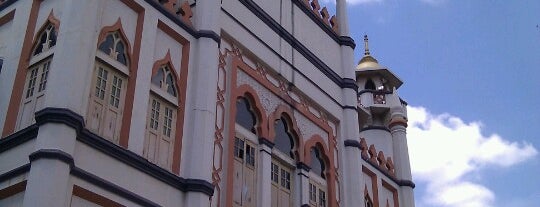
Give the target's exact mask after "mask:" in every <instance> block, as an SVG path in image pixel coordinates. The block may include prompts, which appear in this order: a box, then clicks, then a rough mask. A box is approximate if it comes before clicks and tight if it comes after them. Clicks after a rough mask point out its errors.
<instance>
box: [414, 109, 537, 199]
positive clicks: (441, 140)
mask: <svg viewBox="0 0 540 207" xmlns="http://www.w3.org/2000/svg"><path fill="white" fill-rule="evenodd" d="M408 114H409V128H408V130H407V131H408V142H409V153H410V158H411V167H412V172H413V176H414V179H415V180H416V181H421V182H424V183H427V189H426V195H424V196H423V197H422V198H419V199H420V200H419V201H420V202H424V203H426V204H429V205H436V206H445V207H457V206H460V207H462V206H482V207H487V206H492V203H493V202H494V201H495V195H494V193H493V192H492V191H491V190H490V189H488V188H486V187H485V186H482V185H480V184H478V183H474V181H471V180H469V179H467V178H466V177H467V176H466V175H475V174H478V173H480V170H481V169H482V167H485V166H494V167H510V166H512V165H515V164H518V163H521V162H524V161H526V160H527V159H530V158H532V157H534V156H536V154H537V153H538V152H537V150H536V149H535V148H534V147H533V146H532V145H531V144H529V143H526V142H521V143H518V142H512V141H509V140H506V139H504V138H502V137H500V136H499V135H497V134H492V135H489V136H485V135H483V134H482V132H481V130H482V124H481V123H479V122H471V123H465V122H464V121H463V120H461V119H460V118H458V117H455V116H452V115H449V114H441V115H433V114H431V113H429V112H428V111H427V110H426V109H425V108H422V107H408ZM469 177H470V176H469Z"/></svg>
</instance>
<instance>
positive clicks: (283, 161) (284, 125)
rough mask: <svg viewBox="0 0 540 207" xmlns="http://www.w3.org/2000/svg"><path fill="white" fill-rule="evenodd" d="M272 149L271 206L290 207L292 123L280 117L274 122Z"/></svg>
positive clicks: (291, 187)
mask: <svg viewBox="0 0 540 207" xmlns="http://www.w3.org/2000/svg"><path fill="white" fill-rule="evenodd" d="M274 132H275V137H274V149H273V150H272V164H271V169H270V170H271V180H272V182H271V183H272V187H271V188H272V189H271V194H272V206H277V207H282V206H292V201H293V197H294V189H293V188H294V187H293V186H294V176H295V174H294V173H293V172H294V169H295V164H296V161H297V160H295V158H296V157H295V154H294V152H293V150H294V149H295V142H294V139H293V136H296V134H295V133H293V131H292V123H291V122H290V121H289V119H287V118H285V117H283V116H282V117H281V118H280V119H278V120H276V121H275V122H274Z"/></svg>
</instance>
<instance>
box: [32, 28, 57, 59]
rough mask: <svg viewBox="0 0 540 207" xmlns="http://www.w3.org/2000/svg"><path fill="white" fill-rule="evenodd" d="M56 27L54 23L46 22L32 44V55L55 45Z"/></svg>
mask: <svg viewBox="0 0 540 207" xmlns="http://www.w3.org/2000/svg"><path fill="white" fill-rule="evenodd" d="M56 36H57V35H56V29H55V28H54V25H53V24H51V23H48V24H47V26H45V29H44V30H43V31H42V32H41V33H40V34H39V36H38V41H39V42H37V44H36V45H35V46H34V52H33V53H32V56H36V55H39V54H40V53H42V52H46V51H48V50H49V49H51V48H52V47H54V46H55V45H56Z"/></svg>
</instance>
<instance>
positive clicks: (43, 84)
mask: <svg viewBox="0 0 540 207" xmlns="http://www.w3.org/2000/svg"><path fill="white" fill-rule="evenodd" d="M51 19H52V20H55V19H54V17H52V16H50V17H49V20H47V22H46V23H45V24H44V25H43V27H42V28H41V29H40V30H39V32H38V33H37V34H36V37H35V42H34V45H33V46H32V48H33V49H32V53H31V55H30V60H29V64H30V67H28V70H27V71H26V79H25V84H24V90H23V94H22V99H21V103H20V104H21V106H20V107H19V114H18V117H17V127H16V128H17V129H22V128H24V127H27V126H30V125H31V124H33V123H34V122H35V120H34V113H35V112H36V111H39V110H41V109H42V108H43V100H44V99H45V98H44V97H45V89H46V88H47V79H48V77H49V70H50V67H51V61H52V54H53V52H54V50H53V49H54V46H55V45H56V38H57V31H56V30H57V28H56V27H55V25H54V24H53V23H52V22H51Z"/></svg>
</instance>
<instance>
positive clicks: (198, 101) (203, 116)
mask: <svg viewBox="0 0 540 207" xmlns="http://www.w3.org/2000/svg"><path fill="white" fill-rule="evenodd" d="M220 13H221V12H220V3H219V1H198V2H197V6H196V7H195V12H194V26H195V29H196V30H199V31H200V32H202V33H204V34H205V35H204V36H201V37H199V38H198V39H197V40H196V41H195V42H194V44H193V49H192V51H191V52H190V56H191V54H193V56H191V57H192V58H190V71H189V74H190V76H191V77H193V78H190V81H191V82H189V83H188V84H189V85H188V91H189V92H188V93H189V94H188V101H189V103H188V104H187V105H186V116H185V117H186V118H187V119H190V120H189V121H187V122H186V125H185V128H186V133H184V138H183V140H184V144H183V146H189V147H185V148H183V152H182V153H183V154H184V155H189V156H182V161H181V162H182V164H181V165H182V166H185V167H181V172H180V173H181V174H182V175H183V176H185V177H189V178H194V179H201V180H206V181H208V182H211V181H212V161H213V156H212V153H210V152H212V151H213V148H214V133H215V119H216V112H215V111H216V88H217V82H218V81H217V78H218V54H219V51H218V48H219V43H218V42H216V40H215V39H213V38H212V37H214V36H215V35H217V34H219V15H220ZM212 35H214V36H212ZM209 205H210V202H209V196H208V195H205V194H203V193H200V192H187V193H186V200H185V204H184V206H209Z"/></svg>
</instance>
